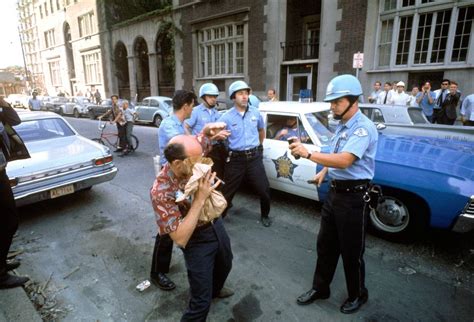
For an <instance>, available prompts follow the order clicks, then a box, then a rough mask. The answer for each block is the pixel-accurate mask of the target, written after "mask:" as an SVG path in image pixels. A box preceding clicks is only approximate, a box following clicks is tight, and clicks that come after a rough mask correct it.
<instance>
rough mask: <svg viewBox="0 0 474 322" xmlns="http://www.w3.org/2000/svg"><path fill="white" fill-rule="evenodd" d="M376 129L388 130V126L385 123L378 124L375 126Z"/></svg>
mask: <svg viewBox="0 0 474 322" xmlns="http://www.w3.org/2000/svg"><path fill="white" fill-rule="evenodd" d="M375 127H376V128H377V130H379V131H382V130H385V129H386V128H387V126H386V125H385V124H384V123H377V124H375Z"/></svg>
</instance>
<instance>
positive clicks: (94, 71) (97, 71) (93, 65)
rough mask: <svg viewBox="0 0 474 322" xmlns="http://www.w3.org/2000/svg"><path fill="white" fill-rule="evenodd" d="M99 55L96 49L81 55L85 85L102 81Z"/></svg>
mask: <svg viewBox="0 0 474 322" xmlns="http://www.w3.org/2000/svg"><path fill="white" fill-rule="evenodd" d="M99 55H100V53H99V52H98V51H97V52H93V53H90V54H85V55H83V56H82V62H83V64H84V76H85V82H86V85H95V84H100V83H102V74H101V67H100V56H99Z"/></svg>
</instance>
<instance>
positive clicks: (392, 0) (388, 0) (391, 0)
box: [383, 0, 397, 11]
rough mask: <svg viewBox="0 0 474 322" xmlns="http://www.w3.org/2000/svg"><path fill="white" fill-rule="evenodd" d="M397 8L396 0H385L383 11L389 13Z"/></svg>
mask: <svg viewBox="0 0 474 322" xmlns="http://www.w3.org/2000/svg"><path fill="white" fill-rule="evenodd" d="M396 8H397V0H385V1H384V6H383V10H384V11H389V10H393V9H396Z"/></svg>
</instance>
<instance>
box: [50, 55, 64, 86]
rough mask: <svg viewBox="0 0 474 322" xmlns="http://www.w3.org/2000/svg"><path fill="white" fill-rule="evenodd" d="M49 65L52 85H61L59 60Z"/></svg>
mask: <svg viewBox="0 0 474 322" xmlns="http://www.w3.org/2000/svg"><path fill="white" fill-rule="evenodd" d="M48 65H49V77H50V78H51V85H53V86H60V85H61V74H60V70H59V60H55V61H50V62H48Z"/></svg>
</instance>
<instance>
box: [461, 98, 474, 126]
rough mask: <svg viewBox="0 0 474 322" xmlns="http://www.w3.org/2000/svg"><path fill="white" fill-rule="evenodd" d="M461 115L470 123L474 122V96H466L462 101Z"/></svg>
mask: <svg viewBox="0 0 474 322" xmlns="http://www.w3.org/2000/svg"><path fill="white" fill-rule="evenodd" d="M461 115H462V116H464V117H465V118H466V119H468V120H469V121H474V94H471V95H468V96H466V98H465V99H464V100H463V101H462V105H461Z"/></svg>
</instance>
